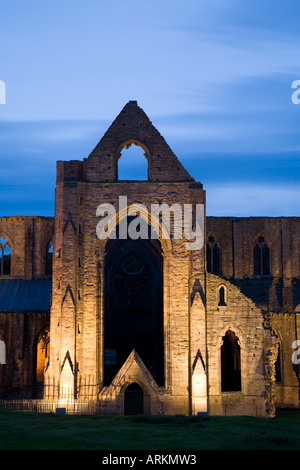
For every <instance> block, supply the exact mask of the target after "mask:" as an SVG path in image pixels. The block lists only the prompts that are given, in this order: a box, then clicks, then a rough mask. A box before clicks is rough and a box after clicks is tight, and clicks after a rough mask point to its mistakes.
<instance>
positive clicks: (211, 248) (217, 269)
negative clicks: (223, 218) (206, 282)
mask: <svg viewBox="0 0 300 470" xmlns="http://www.w3.org/2000/svg"><path fill="white" fill-rule="evenodd" d="M206 264H207V272H209V273H211V274H216V275H219V274H221V250H220V246H219V243H218V242H217V240H216V238H215V237H214V236H213V235H209V237H208V239H207V245H206Z"/></svg>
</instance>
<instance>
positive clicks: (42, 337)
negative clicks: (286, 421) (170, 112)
mask: <svg viewBox="0 0 300 470" xmlns="http://www.w3.org/2000/svg"><path fill="white" fill-rule="evenodd" d="M132 144H135V145H138V146H140V147H141V148H142V149H143V151H144V153H145V158H146V159H147V161H148V179H147V180H146V181H121V180H119V179H118V159H119V158H120V156H121V154H122V151H123V149H125V148H127V147H128V146H130V145H132ZM122 197H123V198H124V197H126V202H127V206H126V210H127V207H128V206H131V207H132V205H133V204H139V206H138V207H139V212H138V213H137V214H136V215H138V216H139V217H140V219H139V220H142V221H143V222H144V224H145V226H147V227H148V229H149V232H148V234H149V236H148V237H147V238H145V239H137V240H134V239H132V238H131V237H128V236H127V238H125V237H122V236H120V233H121V226H122V227H123V228H124V226H125V227H126V229H127V230H129V228H130V224H131V223H134V220H137V219H135V216H134V215H133V214H131V213H128V212H126V210H125V208H124V207H125V206H120V201H123V199H120V198H122ZM208 197H209V195H208ZM205 199H206V193H205V190H204V189H203V186H202V184H201V183H198V182H195V181H194V179H193V178H192V177H191V176H190V175H189V174H188V172H187V171H186V170H185V169H184V168H183V166H182V165H181V163H180V162H179V161H178V159H177V157H176V156H175V155H174V153H173V152H172V151H171V149H170V148H169V146H168V145H167V143H166V142H165V140H164V139H163V137H162V136H161V135H160V134H159V132H158V131H157V130H156V129H155V127H154V126H153V125H152V123H151V122H150V120H149V119H148V117H147V116H146V114H145V113H144V111H143V110H142V109H141V108H140V107H139V106H138V105H137V103H136V102H135V101H130V102H129V103H128V104H127V105H126V106H125V107H124V108H123V110H122V111H121V113H120V114H119V115H118V116H117V118H116V119H115V121H114V122H113V123H112V125H111V126H110V128H109V129H108V130H107V132H106V134H105V135H104V136H103V138H102V139H101V141H100V142H99V143H98V145H97V146H96V147H95V149H94V150H93V151H92V153H91V154H90V155H89V156H88V158H86V159H84V160H83V161H75V160H74V161H59V162H57V181H56V193H55V217H54V219H51V218H38V217H21V218H15V217H12V218H2V219H0V243H1V239H3V246H4V240H6V243H7V242H9V248H10V251H11V254H10V255H9V256H10V267H9V269H10V271H9V273H5V272H3V274H2V276H1V278H0V284H1V283H2V284H1V290H0V341H2V343H3V344H4V345H5V348H6V359H5V361H4V360H3V361H2V362H3V363H2V364H0V392H1V396H2V397H3V398H12V397H15V396H17V397H20V398H21V397H27V398H34V397H37V396H43V397H44V399H45V400H49V401H50V400H55V399H72V400H73V399H78V400H89V401H91V402H93V403H97V405H98V408H97V409H98V410H100V412H101V413H105V414H107V413H117V414H123V413H126V412H127V411H128V409H129V410H130V409H131V411H132V409H133V408H132V406H131V405H130V396H131V397H135V400H136V403H138V400H139V398H138V397H142V398H141V404H140V408H137V412H144V413H150V414H197V413H198V412H208V413H210V414H221V415H232V414H249V415H255V416H265V415H269V416H273V415H274V412H275V406H286V407H287V406H293V407H298V406H299V382H298V368H297V365H295V364H294V363H293V361H292V353H293V349H292V343H293V341H294V340H296V339H297V338H298V336H299V333H298V328H299V325H298V316H297V314H296V312H297V311H298V310H300V307H299V305H300V218H299V217H298V218H297V217H294V218H284V217H282V218H266V217H264V218H232V217H220V218H218V217H205ZM103 204H107V205H110V206H113V207H114V208H115V214H116V224H117V235H116V237H115V238H113V237H110V238H109V239H100V238H99V236H98V232H97V227H98V223H99V220H101V218H99V214H98V213H97V208H98V207H99V205H103ZM162 204H165V205H168V207H173V208H174V207H181V208H182V207H183V206H184V205H186V206H188V207H196V206H199V207H201V208H202V209H203V208H204V212H203V215H204V218H203V223H204V225H203V227H202V229H203V234H204V235H205V236H204V238H205V240H204V243H203V246H200V247H199V249H191V246H192V243H193V242H191V245H190V248H189V249H187V246H188V245H187V237H186V236H183V237H181V238H179V237H176V236H174V234H175V229H176V228H177V229H178V228H182V225H181V222H180V221H179V222H178V220H177V219H175V217H174V219H172V221H173V222H172V224H171V233H170V235H171V236H170V237H167V236H165V235H164V228H163V224H162V222H161V218H158V219H152V218H151V216H150V214H151V208H152V205H159V207H161V205H162ZM175 205H177V206H175ZM124 224H125V225H124ZM194 228H195V227H194ZM151 229H152V230H153V229H154V230H155V233H156V235H157V236H156V237H152V236H151V234H152V232H151ZM1 237H2V238H1ZM51 242H52V246H53V270H52V275H50V274H49V273H48V271H47V269H48V268H47V266H48V264H47V256H50V252H49V247H50V244H51ZM6 249H7V247H6ZM3 250H4V248H3ZM3 253H4V251H3ZM4 259H5V260H6V261H7V260H8V255H7V257H6V258H4V254H3V255H2V261H3V262H4ZM6 261H5V262H6ZM5 269H8V268H7V267H6V265H5ZM17 281H18V283H19V284H16V282H17ZM25 281H26V282H27V284H26V289H27V290H24V289H25V285H23V284H22V283H24V282H25ZM5 282H6V283H7V282H10V284H9V286H6V285H5ZM12 283H15V284H14V285H12ZM34 283H35V285H34ZM8 287H9V289H10V292H11V294H10V296H11V300H10V302H9V301H8V300H7V297H6V294H5V292H8V290H6V291H5V289H8ZM22 289H23V291H22ZM14 292H15V295H14ZM22 292H26V295H25V299H24V298H23V297H22ZM49 292H50V293H51V307H50V294H49ZM31 295H32V296H33V299H34V300H35V302H33V303H32V304H31V303H30V299H31V297H30V296H31ZM35 296H37V297H38V298H35ZM18 298H20V299H22V300H23V301H21V300H20V302H19V303H18V302H17V299H18ZM1 302H2V304H1ZM0 362H1V357H0ZM42 363H44V364H45V368H44V371H43V370H42V369H43V367H42V366H41V364H42ZM131 387H132V389H133V391H132V394H131V395H130V394H129V393H128V392H129V391H130V390H131ZM134 387H135V388H136V390H134ZM136 406H137V405H136ZM129 412H130V411H129Z"/></svg>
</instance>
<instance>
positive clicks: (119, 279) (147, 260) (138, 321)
mask: <svg viewBox="0 0 300 470" xmlns="http://www.w3.org/2000/svg"><path fill="white" fill-rule="evenodd" d="M104 289H105V292H104V361H103V362H104V370H103V372H104V380H103V383H104V385H105V386H106V385H109V384H110V383H111V381H112V380H113V378H114V377H115V375H116V374H117V372H118V371H119V370H120V368H121V367H122V365H123V364H124V362H125V361H126V359H127V358H128V356H129V355H130V353H131V352H132V350H133V349H134V350H135V351H136V352H137V353H138V354H139V356H140V357H141V359H142V361H143V362H144V364H145V366H146V367H147V368H148V370H149V372H150V373H151V374H152V376H153V378H154V379H155V380H156V382H157V384H158V385H159V386H162V385H164V332H163V327H164V325H163V261H162V252H161V247H160V243H159V241H158V240H131V239H128V240H109V241H108V243H107V247H106V256H105V288H104Z"/></svg>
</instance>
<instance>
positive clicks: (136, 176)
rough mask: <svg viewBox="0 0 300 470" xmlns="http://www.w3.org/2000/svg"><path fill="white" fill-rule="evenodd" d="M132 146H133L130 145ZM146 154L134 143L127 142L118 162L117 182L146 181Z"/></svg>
mask: <svg viewBox="0 0 300 470" xmlns="http://www.w3.org/2000/svg"><path fill="white" fill-rule="evenodd" d="M132 144H133V145H132ZM147 157H148V156H147V153H145V150H144V149H143V148H142V147H141V146H139V144H138V143H136V142H129V143H128V144H127V145H126V146H125V147H124V148H123V149H122V151H121V153H120V157H119V160H118V180H123V181H124V180H125V181H126V180H133V181H134V180H139V181H147V180H148V160H147Z"/></svg>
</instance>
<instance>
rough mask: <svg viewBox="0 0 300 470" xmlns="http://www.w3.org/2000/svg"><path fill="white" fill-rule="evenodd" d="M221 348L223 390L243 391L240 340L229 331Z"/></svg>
mask: <svg viewBox="0 0 300 470" xmlns="http://www.w3.org/2000/svg"><path fill="white" fill-rule="evenodd" d="M222 339H223V344H222V346H221V390H222V392H239V391H241V351H240V345H239V341H238V338H237V337H236V336H235V334H234V333H233V332H232V331H230V330H228V331H227V332H226V334H225V336H223V338H222Z"/></svg>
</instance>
